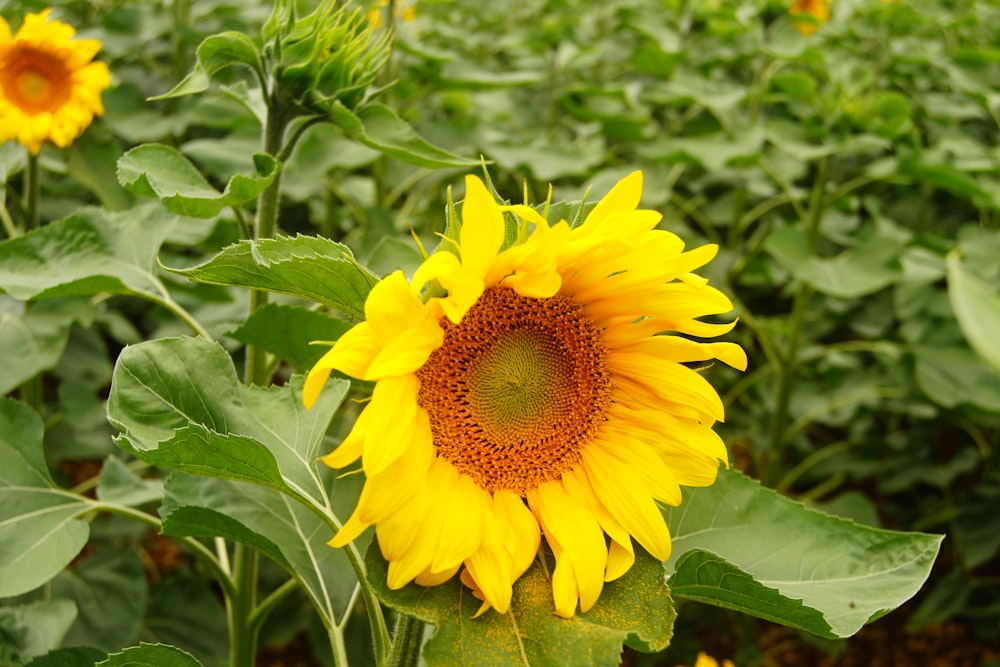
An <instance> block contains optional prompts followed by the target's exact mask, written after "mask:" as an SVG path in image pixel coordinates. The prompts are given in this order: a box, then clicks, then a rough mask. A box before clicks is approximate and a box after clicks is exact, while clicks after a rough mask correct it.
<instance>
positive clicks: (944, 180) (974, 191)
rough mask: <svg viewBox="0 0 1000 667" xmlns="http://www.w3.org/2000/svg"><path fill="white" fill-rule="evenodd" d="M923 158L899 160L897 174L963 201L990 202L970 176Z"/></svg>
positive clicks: (981, 188) (985, 192)
mask: <svg viewBox="0 0 1000 667" xmlns="http://www.w3.org/2000/svg"><path fill="white" fill-rule="evenodd" d="M923 157H924V159H919V158H915V157H913V158H905V159H903V160H900V162H899V168H898V169H899V173H901V174H904V175H906V176H909V177H910V178H913V179H914V180H916V181H917V182H920V183H927V184H928V185H932V186H934V187H938V188H942V189H944V190H947V191H949V192H951V193H952V194H955V195H957V196H959V197H961V198H963V199H972V200H976V201H980V202H988V201H990V200H991V197H990V194H989V192H987V191H986V190H985V189H984V188H983V186H982V185H980V184H979V183H978V182H977V181H976V180H975V179H974V178H973V177H972V176H969V175H968V174H966V173H965V172H963V171H961V170H959V169H956V168H955V167H953V166H951V165H950V164H947V163H944V162H938V161H931V160H930V159H929V158H928V157H927V156H923Z"/></svg>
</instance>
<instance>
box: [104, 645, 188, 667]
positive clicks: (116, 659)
mask: <svg viewBox="0 0 1000 667" xmlns="http://www.w3.org/2000/svg"><path fill="white" fill-rule="evenodd" d="M94 667H202V664H201V663H200V662H198V660H197V659H195V657H194V656H193V655H191V654H190V653H188V652H186V651H182V650H181V649H179V648H177V647H176V646H167V645H166V644H145V643H143V644H139V645H138V646H133V647H132V648H127V649H125V650H124V651H122V652H121V653H113V654H111V655H109V656H108V657H107V659H106V660H102V661H101V662H99V663H97V664H96V665H94Z"/></svg>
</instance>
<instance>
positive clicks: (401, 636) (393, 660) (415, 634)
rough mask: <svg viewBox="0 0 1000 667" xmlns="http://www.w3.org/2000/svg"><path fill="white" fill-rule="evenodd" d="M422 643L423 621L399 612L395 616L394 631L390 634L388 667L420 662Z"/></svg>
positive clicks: (414, 664)
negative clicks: (390, 647)
mask: <svg viewBox="0 0 1000 667" xmlns="http://www.w3.org/2000/svg"><path fill="white" fill-rule="evenodd" d="M423 643H424V622H423V621H420V620H417V619H415V618H413V617H412V616H407V615H406V614H400V615H399V616H398V617H397V618H396V631H395V632H394V633H393V635H392V652H391V653H390V654H389V667H417V665H419V664H420V647H421V646H423Z"/></svg>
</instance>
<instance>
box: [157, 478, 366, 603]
mask: <svg viewBox="0 0 1000 667" xmlns="http://www.w3.org/2000/svg"><path fill="white" fill-rule="evenodd" d="M358 481H360V480H358ZM352 483H353V480H351V481H348V482H341V481H338V482H337V483H336V486H335V489H336V491H335V492H336V493H343V492H344V490H345V487H348V486H350V485H351V484H352ZM166 489H167V496H166V500H165V502H164V504H163V508H162V509H161V514H162V516H163V532H164V534H167V535H175V536H191V537H212V536H221V537H225V538H227V539H231V540H235V541H237V542H241V543H243V544H246V545H248V546H250V547H253V548H254V549H256V550H257V551H260V552H261V553H263V554H265V555H267V556H268V557H269V558H271V559H272V560H274V562H276V563H278V564H279V565H281V566H282V567H284V568H285V569H286V570H288V572H289V573H290V574H292V575H293V576H294V577H295V578H296V579H298V580H299V583H300V584H301V585H302V588H303V590H304V591H305V592H306V594H307V595H308V596H309V598H310V599H311V600H312V602H313V604H314V605H315V606H316V609H317V611H318V612H319V613H320V614H321V615H322V616H323V617H325V618H326V620H327V621H329V622H334V623H335V622H336V621H337V619H338V618H340V617H341V616H342V615H343V614H344V613H345V611H346V610H347V606H348V604H349V601H350V599H351V595H352V593H353V592H354V587H355V585H356V583H357V580H356V579H355V577H354V574H353V571H352V570H351V566H350V563H349V562H348V560H347V556H346V555H345V554H344V551H343V549H333V548H331V547H329V546H327V544H326V543H327V542H328V541H329V540H330V538H331V537H333V531H332V530H331V528H330V525H329V524H328V523H327V522H326V521H324V520H323V519H321V518H320V517H319V516H318V515H317V514H316V513H315V512H314V511H312V510H310V509H309V508H307V507H306V506H305V505H303V504H301V503H296V502H291V501H290V500H289V499H288V497H287V496H286V495H283V494H282V493H280V492H278V491H276V490H274V489H270V488H266V487H262V486H258V485H255V484H248V483H245V482H235V481H230V480H224V479H211V478H207V477H195V476H190V475H180V474H173V475H171V476H170V478H169V479H168V480H167V486H166ZM346 497H347V498H354V499H356V498H357V493H347V494H346Z"/></svg>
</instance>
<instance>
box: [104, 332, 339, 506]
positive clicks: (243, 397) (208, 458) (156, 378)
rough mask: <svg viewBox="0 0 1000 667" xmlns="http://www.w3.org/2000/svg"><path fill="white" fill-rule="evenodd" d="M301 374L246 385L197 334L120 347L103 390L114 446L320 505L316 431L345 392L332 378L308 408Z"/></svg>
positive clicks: (156, 461) (213, 345) (320, 434)
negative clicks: (273, 383)
mask: <svg viewBox="0 0 1000 667" xmlns="http://www.w3.org/2000/svg"><path fill="white" fill-rule="evenodd" d="M302 380H303V378H302V376H296V377H295V378H293V379H292V381H291V382H289V383H288V384H286V385H285V386H283V387H266V388H264V387H246V386H245V385H243V384H241V383H240V381H239V379H238V378H237V377H236V369H235V368H233V362H232V360H231V359H230V357H229V354H228V353H227V352H226V351H225V350H224V349H223V348H222V347H221V346H220V345H219V344H217V343H213V342H211V341H208V340H205V339H204V338H161V339H158V340H153V341H147V342H144V343H140V344H138V345H132V346H130V347H127V348H125V350H123V351H122V354H121V356H120V357H119V358H118V363H117V364H116V366H115V372H114V376H113V377H112V381H111V394H110V396H109V397H108V419H109V421H111V423H112V425H113V426H115V427H116V428H117V429H118V430H119V431H121V432H122V435H121V436H119V437H118V444H119V446H121V447H123V448H125V449H127V450H128V451H130V452H131V453H132V454H133V455H135V456H136V458H138V459H140V460H143V461H146V462H148V463H153V464H156V465H160V466H164V467H167V468H171V469H173V470H178V471H180V472H186V473H192V474H198V475H208V476H212V477H221V478H224V479H234V480H240V481H247V482H254V483H256V484H262V485H264V486H269V487H271V488H274V489H278V490H281V491H284V492H287V493H290V494H292V495H295V496H296V497H298V498H299V499H301V500H302V501H303V502H308V503H312V504H314V505H315V506H317V507H323V506H325V504H326V489H325V483H324V482H323V480H322V479H321V478H320V476H319V473H318V471H317V464H316V460H317V458H318V457H319V455H320V447H321V445H322V441H323V436H324V434H325V433H326V429H327V426H328V425H329V423H330V419H331V418H332V417H333V414H334V412H335V411H336V410H337V408H338V407H339V406H340V403H341V401H342V400H343V398H344V395H345V393H346V391H347V387H348V384H349V383H348V382H346V381H344V380H337V381H333V382H331V383H330V385H329V386H328V387H327V388H326V390H325V391H323V392H322V393H321V394H320V397H319V400H318V401H317V403H316V404H315V405H314V406H313V407H312V409H311V410H306V408H305V407H304V406H303V405H302V397H301V387H302Z"/></svg>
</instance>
